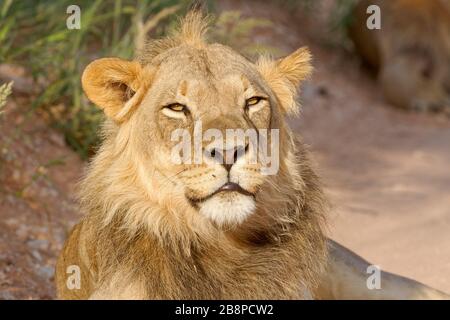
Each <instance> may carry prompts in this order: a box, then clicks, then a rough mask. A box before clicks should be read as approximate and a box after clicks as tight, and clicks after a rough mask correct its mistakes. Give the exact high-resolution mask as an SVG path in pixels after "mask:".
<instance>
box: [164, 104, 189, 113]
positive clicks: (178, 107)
mask: <svg viewBox="0 0 450 320" xmlns="http://www.w3.org/2000/svg"><path fill="white" fill-rule="evenodd" d="M166 108H168V109H170V110H172V111H175V112H184V111H185V110H186V106H184V105H182V104H180V103H172V104H169V105H168V106H166Z"/></svg>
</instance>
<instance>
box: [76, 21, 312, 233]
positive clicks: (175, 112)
mask: <svg viewBox="0 0 450 320" xmlns="http://www.w3.org/2000/svg"><path fill="white" fill-rule="evenodd" d="M205 31H206V23H205V19H204V18H202V17H201V15H199V14H197V13H190V14H189V15H188V16H187V17H186V18H185V19H184V21H183V22H182V26H181V28H180V30H179V31H178V32H176V33H174V34H173V35H172V36H171V37H169V38H165V39H162V40H154V41H151V42H149V43H148V44H147V46H146V48H145V49H144V50H143V52H141V53H140V54H139V55H138V58H137V59H136V60H135V61H125V60H122V59H118V58H104V59H99V60H96V61H94V62H92V63H91V64H90V65H89V66H88V67H87V68H86V70H85V72H84V74H83V77H82V84H83V88H84V90H85V92H86V94H87V96H88V97H89V99H90V100H92V101H93V102H94V103H95V104H96V105H98V106H99V107H100V108H102V109H103V110H104V112H105V114H106V116H107V118H108V120H107V121H106V124H105V128H104V134H105V141H104V143H103V145H102V147H101V148H100V150H99V152H98V154H97V156H96V157H95V159H94V161H93V162H92V164H91V168H90V170H89V172H88V175H87V177H86V179H85V181H84V183H83V187H82V190H83V191H82V196H83V200H84V203H85V205H86V206H87V207H88V210H91V211H92V210H94V211H99V212H102V214H103V215H104V221H105V222H106V223H108V222H111V221H112V220H113V219H114V218H115V217H117V216H118V215H121V216H126V224H127V225H128V227H130V228H131V229H133V228H134V229H135V228H136V227H139V226H142V225H146V226H148V227H149V228H150V229H151V230H152V231H154V232H155V234H157V235H158V236H169V237H173V236H174V235H176V236H181V237H184V238H186V237H190V236H191V235H192V234H195V235H196V236H199V235H203V236H205V235H214V232H215V230H218V229H221V230H231V229H233V230H235V231H242V230H243V229H244V227H245V229H252V230H255V234H258V232H259V231H258V230H260V229H261V230H262V229H264V228H266V227H267V226H271V228H272V227H273V228H276V227H279V228H281V229H283V228H286V226H287V225H289V224H290V223H292V222H293V221H294V220H296V219H298V211H299V210H300V207H301V206H303V205H304V204H303V203H302V201H303V200H304V197H306V196H305V194H306V193H307V192H308V188H307V187H311V185H312V189H315V185H313V184H314V183H315V182H314V183H312V182H311V181H315V176H314V174H313V173H312V171H311V170H310V169H309V166H308V159H307V157H306V155H305V152H304V150H303V148H301V149H298V147H297V146H296V144H295V143H294V140H295V139H294V137H293V135H292V134H291V132H290V131H289V129H288V128H287V126H286V125H285V121H284V116H285V115H291V114H295V113H297V108H298V106H297V103H296V90H297V86H298V85H299V83H300V82H301V81H302V80H303V79H305V78H306V77H307V76H308V75H309V73H310V71H311V66H310V54H309V52H308V51H307V49H305V48H301V49H299V50H297V51H295V52H294V53H292V54H291V55H289V56H287V57H285V58H282V59H280V60H271V59H269V58H267V57H261V58H260V59H259V60H258V61H257V62H256V63H253V62H251V61H249V60H247V59H246V58H244V57H243V56H241V55H240V54H238V53H236V52H235V51H233V50H232V49H231V48H229V47H226V46H223V45H221V44H208V43H207V42H206V41H205V40H204V38H205ZM230 129H237V130H238V131H234V132H235V133H236V132H238V134H237V135H236V136H235V137H234V138H232V139H230V138H229V136H228V135H227V134H228V131H229V130H230ZM227 130H228V131H227ZM239 130H241V131H240V132H241V133H243V132H244V133H245V132H249V134H247V135H245V134H244V136H242V135H239ZM199 133H200V139H201V140H200V141H199V140H198V139H197V138H198V134H199ZM252 133H253V134H254V135H252ZM221 134H222V135H223V137H224V138H225V139H224V140H223V141H220V139H218V138H217V135H219V136H220V135H221ZM213 136H214V137H213ZM174 137H175V139H174ZM179 138H183V141H181V142H180V139H179ZM196 139H197V140H196ZM255 141H256V143H255ZM261 142H263V143H262V144H261ZM185 147H187V149H188V151H186V150H187V149H184V148H185ZM189 150H191V151H192V154H191V153H189V152H190V151H189ZM264 154H265V155H266V157H264ZM197 157H199V158H197ZM180 159H181V160H182V161H180ZM310 189H311V188H310ZM312 189H311V190H312ZM318 190H319V189H318V188H317V190H315V191H317V192H319V191H318ZM318 194H319V193H317V194H316V195H318ZM317 198H318V197H317V196H314V197H313V199H312V200H311V201H312V202H314V201H315V199H317ZM319 202H320V201H319ZM318 215H320V214H318ZM310 216H311V219H316V217H314V215H312V214H311V215H310ZM307 219H310V218H309V217H308V218H307Z"/></svg>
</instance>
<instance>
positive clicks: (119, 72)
mask: <svg viewBox="0 0 450 320" xmlns="http://www.w3.org/2000/svg"><path fill="white" fill-rule="evenodd" d="M145 78H146V77H145V76H144V75H143V68H142V67H141V65H140V64H139V63H138V62H136V61H126V60H122V59H119V58H103V59H98V60H95V61H93V62H91V63H90V64H89V65H88V66H87V67H86V69H85V70H84V72H83V76H82V77H81V83H82V85H83V90H84V92H85V93H86V95H87V97H88V98H89V100H91V101H92V102H93V103H95V104H96V105H97V106H99V107H100V108H101V109H103V111H104V112H105V114H106V115H107V116H108V117H109V118H111V119H113V120H114V121H116V122H121V121H123V120H125V119H126V118H127V116H128V115H129V114H130V113H131V111H132V110H133V109H134V108H135V107H136V106H137V105H138V104H139V103H140V102H141V100H142V98H143V96H144V94H145V92H146V90H147V84H146V81H145Z"/></svg>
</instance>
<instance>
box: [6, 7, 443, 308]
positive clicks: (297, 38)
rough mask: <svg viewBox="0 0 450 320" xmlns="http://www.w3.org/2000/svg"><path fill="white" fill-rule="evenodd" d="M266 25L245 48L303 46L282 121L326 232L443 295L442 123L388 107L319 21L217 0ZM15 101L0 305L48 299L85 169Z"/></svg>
mask: <svg viewBox="0 0 450 320" xmlns="http://www.w3.org/2000/svg"><path fill="white" fill-rule="evenodd" d="M219 9H240V10H242V11H243V12H244V13H245V14H247V15H253V16H258V17H261V16H262V17H266V18H268V19H270V20H272V21H273V22H274V28H272V29H270V30H269V29H267V30H265V31H264V30H263V31H261V32H257V33H255V34H254V36H253V38H254V40H255V41H258V42H261V43H266V44H270V45H271V46H274V47H277V48H279V49H280V50H282V51H284V52H286V53H287V52H289V51H291V50H293V49H295V48H297V47H299V46H302V45H308V46H309V47H310V48H311V50H312V53H313V54H314V57H315V59H314V65H315V68H316V70H315V73H314V76H313V78H312V79H311V81H309V82H308V83H306V84H305V85H304V87H303V92H302V104H303V110H302V114H301V116H300V117H299V118H298V119H292V120H291V121H290V122H291V125H292V126H293V127H294V128H295V130H296V131H297V132H298V133H300V134H301V135H302V136H303V137H304V139H305V140H306V142H308V143H309V144H310V145H311V149H312V151H313V153H314V157H315V159H316V160H317V170H318V172H319V173H320V175H321V176H322V178H323V180H324V182H325V184H326V192H327V194H328V195H329V197H330V200H331V202H332V205H333V210H332V212H331V214H330V219H329V233H330V235H331V236H332V237H333V238H334V239H336V240H338V241H339V242H341V243H342V244H344V245H346V246H347V247H349V248H351V249H352V250H354V251H355V252H357V253H358V254H360V255H362V256H364V257H365V258H367V259H369V260H370V261H372V262H373V263H375V264H378V265H379V266H381V268H383V269H385V270H388V271H391V272H396V273H399V274H402V275H405V276H408V277H411V278H413V279H416V280H419V281H422V282H424V283H426V284H428V285H431V286H434V287H436V288H438V289H441V290H444V291H447V292H450V275H449V272H450V232H449V231H450V166H449V164H450V119H448V118H445V117H442V116H438V115H430V114H411V113H406V112H403V111H400V110H396V109H394V108H393V107H391V106H389V105H388V104H386V103H385V102H384V101H383V98H382V96H381V95H380V94H379V92H378V89H377V85H376V82H375V81H374V80H373V79H371V78H370V77H369V76H368V75H367V72H365V71H364V70H362V69H361V67H360V65H359V63H358V60H357V59H356V58H355V57H352V56H350V55H348V54H346V53H344V52H342V51H340V49H337V48H333V47H325V46H324V45H323V43H322V42H321V41H318V40H317V37H315V36H311V35H310V34H317V32H315V33H311V31H316V30H314V28H315V27H317V25H320V19H308V17H305V15H304V14H300V13H298V12H293V13H290V14H288V13H287V12H286V10H283V9H280V8H279V7H277V6H273V5H271V4H270V3H268V2H267V1H265V2H255V1H237V0H224V1H220V5H219ZM26 103H27V102H26V100H23V99H21V98H14V99H13V100H12V101H11V102H10V103H9V104H8V106H7V110H6V113H5V114H4V115H3V120H4V121H3V122H2V123H1V127H0V133H1V134H0V151H1V152H0V181H1V183H0V299H15V298H16V299H17V298H21V299H29V298H31V299H40V298H53V297H54V294H55V293H54V286H53V267H54V264H55V259H56V255H57V253H58V252H59V250H60V249H61V246H62V244H63V241H64V239H65V237H66V233H67V231H68V230H69V228H70V226H71V225H73V223H74V222H75V221H77V220H78V219H79V217H80V213H79V212H78V210H77V206H76V204H75V202H74V200H73V194H74V184H75V182H76V181H77V180H78V179H79V177H80V175H81V173H82V170H83V166H84V164H83V163H82V161H80V159H79V158H78V157H77V156H76V155H75V154H74V153H73V152H72V151H71V150H70V149H68V148H67V146H66V145H65V144H64V141H63V139H62V137H61V134H59V133H58V132H56V131H54V130H52V129H50V128H49V127H48V126H47V125H46V124H45V123H44V122H43V121H42V120H41V119H40V117H39V116H38V115H36V114H31V115H30V116H27V115H26V113H25V108H24V106H25V104H26Z"/></svg>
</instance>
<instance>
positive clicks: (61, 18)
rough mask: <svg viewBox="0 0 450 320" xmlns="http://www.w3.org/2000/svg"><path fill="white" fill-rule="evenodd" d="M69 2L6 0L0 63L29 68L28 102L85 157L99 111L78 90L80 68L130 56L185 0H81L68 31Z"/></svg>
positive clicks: (159, 31)
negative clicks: (32, 89)
mask: <svg viewBox="0 0 450 320" xmlns="http://www.w3.org/2000/svg"><path fill="white" fill-rule="evenodd" d="M72 2H73V1H70V0H61V1H52V0H37V1H33V3H32V4H30V3H29V2H27V1H11V0H6V1H4V2H3V3H2V4H0V17H1V19H0V62H9V63H17V64H21V65H23V66H25V67H26V68H27V70H29V71H30V72H31V74H32V76H33V78H34V80H35V84H36V86H38V88H39V91H40V94H39V95H38V96H37V97H36V98H35V99H34V101H33V103H32V104H31V106H32V108H33V109H36V108H40V109H41V110H44V111H45V112H46V114H48V116H49V118H50V119H51V122H52V124H53V125H55V126H56V127H58V128H59V129H61V130H62V131H63V132H64V134H65V137H66V140H67V142H68V144H69V145H70V146H71V147H72V148H73V149H75V151H77V152H78V153H79V154H80V155H81V156H82V157H83V158H86V157H88V156H89V154H90V153H91V152H92V148H93V147H95V145H96V144H97V142H98V136H97V134H96V133H97V131H98V126H99V124H100V123H101V120H102V117H103V115H102V113H101V112H100V111H99V110H98V109H97V108H95V107H93V106H92V105H91V104H90V103H89V102H88V101H87V100H86V99H85V98H83V95H82V89H81V83H80V78H81V72H82V70H83V68H84V67H85V66H86V65H87V64H88V63H89V62H90V61H91V60H94V59H95V58H98V57H104V56H117V57H122V58H126V59H129V58H132V57H133V55H134V52H135V50H136V48H139V46H141V45H142V42H143V39H144V38H145V34H147V33H152V34H153V35H154V36H159V35H161V34H164V33H165V32H166V30H167V28H169V27H170V25H171V23H172V22H173V20H174V17H175V15H174V14H173V13H175V12H177V11H181V10H183V9H185V8H186V7H187V4H188V2H189V0H143V1H137V0H117V1H111V0H109V1H108V0H105V1H102V0H94V1H92V0H80V1H77V5H78V6H79V7H80V9H81V28H80V29H79V30H77V29H74V30H69V29H68V28H67V26H66V19H67V18H68V14H67V13H66V9H67V7H68V6H69V5H71V4H72Z"/></svg>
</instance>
